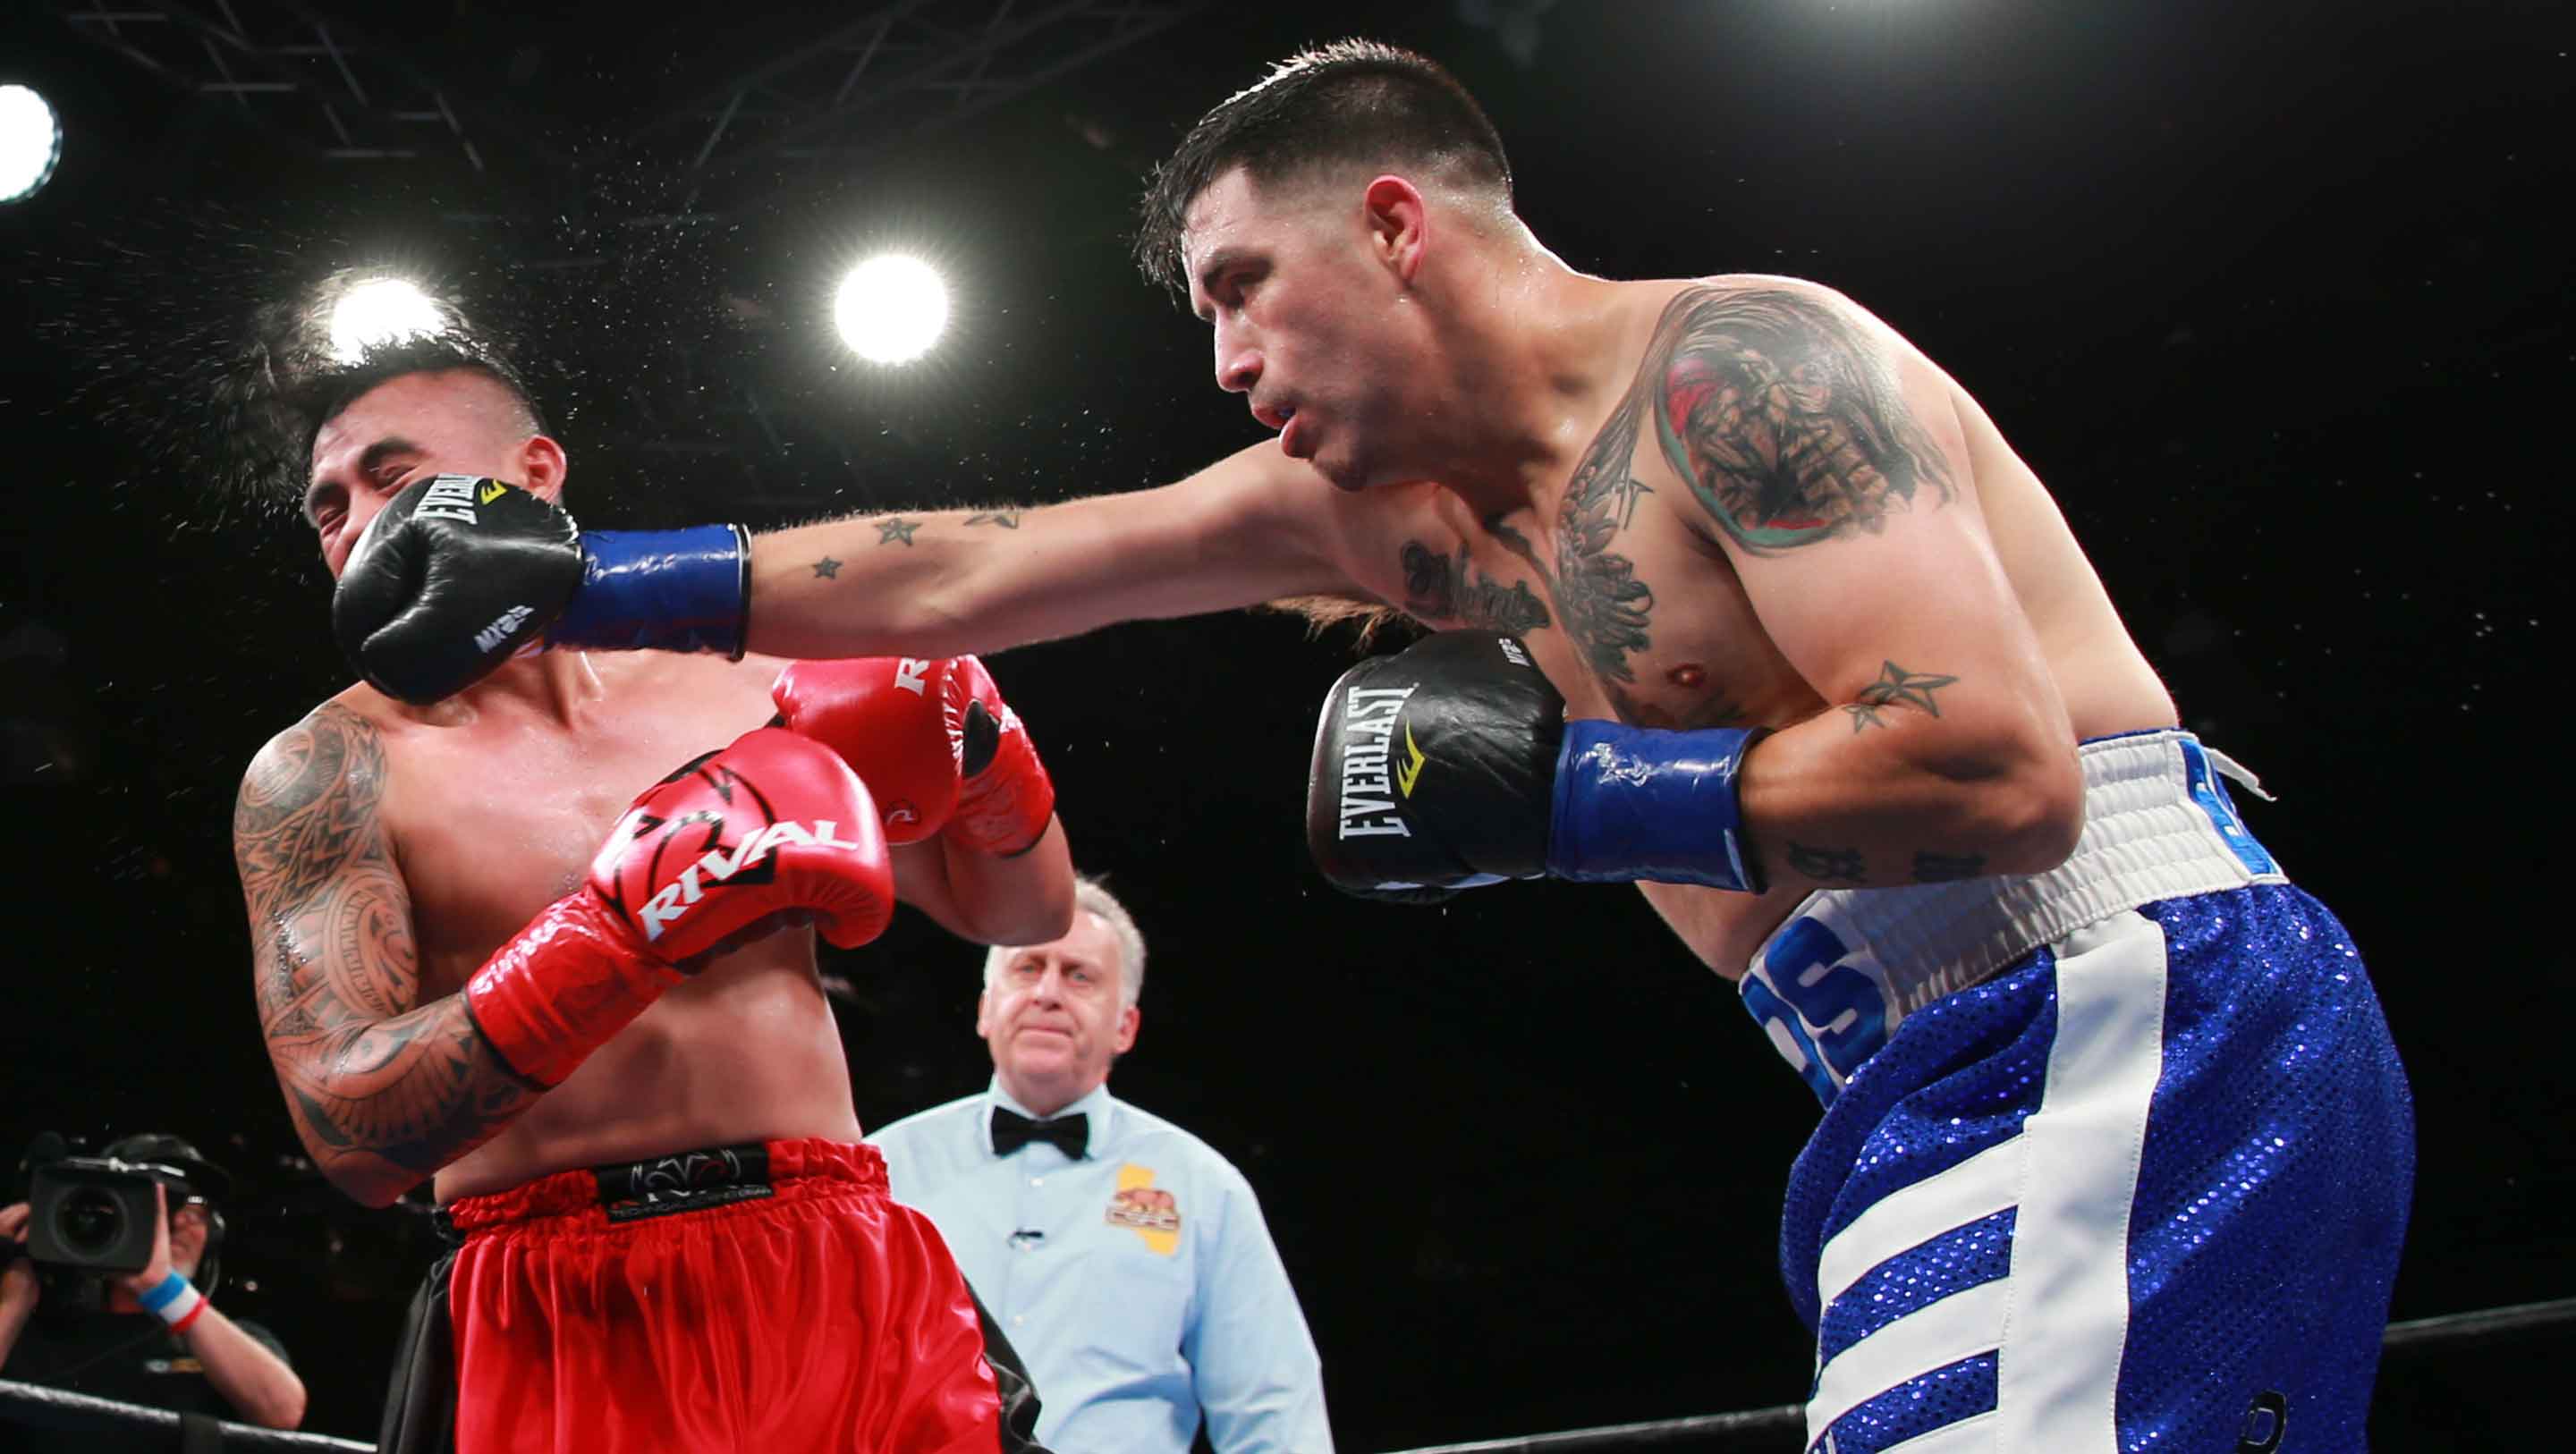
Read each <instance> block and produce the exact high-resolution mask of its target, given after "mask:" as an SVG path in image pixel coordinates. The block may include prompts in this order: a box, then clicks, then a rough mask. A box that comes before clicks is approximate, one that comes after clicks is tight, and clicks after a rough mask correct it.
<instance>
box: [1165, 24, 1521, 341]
mask: <svg viewBox="0 0 2576 1454" xmlns="http://www.w3.org/2000/svg"><path fill="white" fill-rule="evenodd" d="M1387 162H1397V163H1403V164H1409V165H1412V166H1416V167H1421V168H1425V169H1427V170H1434V171H1439V172H1443V173H1446V174H1447V175H1448V176H1449V177H1451V178H1453V179H1455V180H1459V181H1465V182H1468V183H1471V184H1474V185H1477V186H1483V187H1490V188H1492V189H1494V190H1496V191H1498V192H1500V193H1501V195H1502V200H1503V203H1504V205H1505V206H1509V205H1510V204H1511V199H1512V165H1511V161H1510V159H1509V158H1507V157H1505V156H1504V155H1503V139H1502V137H1501V135H1500V134H1499V133H1497V132H1496V131H1495V130H1494V123H1493V122H1491V121H1489V120H1487V119H1486V117H1485V111H1484V108H1483V107H1481V106H1478V105H1477V104H1476V98H1475V97H1473V96H1470V95H1468V94H1467V88H1466V87H1464V86H1461V85H1459V84H1458V80H1457V78H1456V77H1454V76H1452V75H1450V74H1449V73H1448V72H1447V71H1445V70H1443V69H1441V68H1440V66H1439V64H1438V63H1437V62H1435V61H1432V60H1430V59H1429V58H1427V57H1424V56H1419V55H1416V54H1414V53H1413V52H1411V51H1409V50H1402V49H1399V48H1397V47H1395V46H1391V45H1386V44H1383V43H1381V42H1378V41H1374V40H1337V41H1334V42H1333V43H1332V44H1330V45H1322V46H1317V47H1315V48H1314V49H1312V50H1306V51H1300V52H1298V53H1297V54H1296V55H1293V56H1290V57H1289V58H1288V59H1287V60H1284V61H1282V62H1280V63H1279V64H1278V66H1276V67H1275V68H1273V69H1272V70H1271V72H1270V74H1269V75H1268V76H1265V77H1263V78H1262V80H1261V81H1260V83H1259V84H1257V85H1255V86H1253V87H1252V88H1251V89H1249V90H1246V91H1240V92H1237V93H1236V94H1234V95H1233V96H1231V97H1228V98H1227V99H1226V100H1225V101H1224V102H1223V103H1222V104H1220V105H1219V106H1218V107H1217V108H1216V109H1215V110H1213V111H1210V112H1209V113H1208V114H1207V115H1205V116H1202V117H1200V118H1199V120H1198V124H1197V125H1195V126H1192V127H1191V128H1190V131H1189V135H1187V136H1184V137H1182V138H1181V144H1180V146H1179V147H1178V148H1176V149H1175V150H1174V151H1173V152H1172V155H1171V157H1170V158H1169V159H1168V160H1166V161H1165V162H1164V163H1163V164H1162V165H1161V166H1158V167H1156V168H1155V169H1154V176H1153V179H1152V181H1151V182H1150V183H1148V184H1147V186H1146V189H1145V196H1144V200H1143V202H1142V203H1141V204H1140V206H1139V207H1138V209H1137V210H1138V218H1137V228H1136V249H1135V254H1136V266H1137V267H1138V268H1139V269H1140V270H1141V271H1143V273H1144V274H1145V279H1146V281H1148V282H1153V283H1160V284H1162V285H1164V286H1165V287H1168V288H1170V289H1172V290H1173V291H1175V292H1179V293H1187V292H1188V290H1189V279H1188V277H1187V275H1186V273H1185V271H1184V270H1183V268H1182V266H1181V230H1182V227H1183V225H1184V223H1185V222H1186V221H1187V219H1188V213H1189V209H1190V204H1191V203H1193V202H1195V201H1197V200H1198V196H1199V194H1200V193H1201V192H1204V191H1206V190H1207V189H1208V187H1209V186H1210V185H1212V184H1213V183H1214V182H1215V181H1216V180H1217V179H1218V178H1219V177H1222V176H1224V175H1225V174H1226V173H1228V172H1231V171H1233V170H1234V169H1235V168H1237V167H1241V168H1243V169H1244V170H1245V171H1246V173H1247V174H1248V175H1250V177H1251V178H1252V180H1254V181H1255V182H1261V183H1269V184H1276V183H1278V182H1282V181H1285V180H1288V179H1290V178H1292V177H1297V176H1300V175H1302V174H1309V173H1314V172H1320V171H1323V170H1325V169H1326V168H1330V167H1336V166H1343V165H1348V164H1352V163H1362V164H1382V163H1387Z"/></svg>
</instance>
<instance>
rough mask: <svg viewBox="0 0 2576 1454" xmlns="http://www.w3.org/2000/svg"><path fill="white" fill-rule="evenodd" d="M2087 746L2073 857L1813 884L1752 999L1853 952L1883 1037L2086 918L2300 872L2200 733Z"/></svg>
mask: <svg viewBox="0 0 2576 1454" xmlns="http://www.w3.org/2000/svg"><path fill="white" fill-rule="evenodd" d="M2080 757H2081V761H2082V764H2083V769H2084V832H2083V836H2082V837H2081V838H2079V839H2078V840H2077V841H2076V845H2075V852H2074V853H2073V854H2072V855H2071V856H2069V857H2068V859H2067V860H2066V862H2064V863H2063V864H2060V865H2059V866H2057V867H2056V868H2053V869H2050V870H2049V871H2048V872H2046V873H2039V874H2018V875H2011V876H2006V877H2000V878H1982V879H1968V880H1964V881H1961V882H1958V883H1942V884H1920V885H1915V886H1911V887H1907V888H1890V889H1828V890H1825V891H1823V892H1820V893H1816V894H1811V895H1809V896H1808V898H1807V900H1806V902H1805V903H1803V904H1801V905H1799V907H1798V911H1797V912H1796V913H1794V914H1792V915H1790V916H1789V918H1788V920H1787V921H1786V922H1784V923H1783V924H1782V925H1781V926H1780V927H1779V928H1778V929H1776V930H1774V931H1772V934H1771V937H1770V938H1769V939H1768V940H1766V941H1764V943H1763V946H1762V949H1761V950H1760V951H1759V952H1757V953H1755V955H1754V956H1753V963H1752V967H1751V970H1750V972H1749V973H1748V974H1747V975H1746V976H1745V979H1744V987H1745V994H1746V999H1747V1002H1748V1007H1754V1008H1755V1016H1756V1018H1757V1019H1765V1020H1768V1019H1770V1018H1772V1017H1771V1016H1769V1015H1766V1014H1765V1013H1764V1010H1763V1008H1762V1007H1755V1006H1754V1005H1753V1002H1754V1001H1755V1000H1756V998H1757V996H1763V994H1764V992H1765V991H1767V992H1768V993H1769V994H1770V995H1776V996H1779V997H1780V998H1781V999H1783V1000H1785V1001H1786V1002H1787V1003H1789V1004H1791V1005H1796V1004H1798V1003H1800V1002H1801V1001H1804V1000H1808V999H1811V998H1812V997H1811V996H1809V995H1805V994H1801V993H1800V992H1799V990H1800V984H1799V983H1797V982H1795V981H1803V982H1805V983H1806V984H1809V985H1812V984H1813V983H1814V982H1815V981H1816V979H1817V976H1818V975H1819V974H1821V973H1823V972H1825V971H1827V970H1830V969H1833V968H1838V967H1844V966H1848V967H1850V968H1853V969H1856V970H1859V971H1861V972H1862V973H1863V974H1866V975H1867V976H1869V978H1871V979H1873V980H1875V981H1877V983H1878V986H1879V988H1880V990H1881V996H1880V1006H1881V1007H1883V1008H1882V1013H1883V1014H1884V1016H1885V1019H1884V1022H1883V1023H1882V1024H1881V1025H1880V1026H1878V1027H1876V1028H1877V1029H1878V1031H1879V1035H1878V1037H1877V1038H1880V1039H1882V1040H1883V1038H1884V1035H1885V1033H1886V1032H1889V1031H1893V1030H1894V1029H1895V1028H1896V1022H1897V1021H1898V1020H1899V1019H1902V1018H1903V1017H1904V1016H1905V1015H1907V1014H1910V1013H1912V1012H1913V1011H1915V1010H1918V1009H1920V1008H1922V1007H1923V1006H1924V1005H1927V1004H1929V1003H1931V1002H1932V1001H1934V1000H1936V999H1939V998H1940V997H1941V996H1943V995H1946V994H1949V993H1951V992H1953V991H1955V990H1960V989H1964V988H1966V987H1968V986H1969V985H1973V984H1976V983H1978V982H1979V981H1981V980H1984V979H1986V978H1988V977H1989V976H1991V975H1993V974H1994V973H1995V972H1996V971H1997V970H1999V969H2002V968H2003V967H2004V966H2006V965H2009V964H2011V963H2013V962H2014V961H2016V960H2018V959H2020V958H2021V957H2022V956H2023V955H2026V954H2028V953H2029V952H2030V951H2032V950H2033V949H2036V948H2038V947H2039V946H2041V945H2043V944H2047V943H2050V942H2052V941H2054V940H2057V939H2061V938H2064V937H2065V936H2066V935H2068V934H2070V933H2072V932H2074V931H2075V930H2077V929H2080V928H2082V927H2084V926H2085V925H2087V924H2091V923H2095V922H2098V921H2100V920H2102V919H2106V918H2108V917H2110V916H2111V915H2113V914H2117V913H2120V912H2122V911H2123V910H2127V909H2134V908H2137V907H2138V906H2139V905H2141V904H2149V903H2154V902H2155V901H2157V900H2159V899H2172V898H2180V897H2182V896H2184V895H2187V894H2200V893H2209V892H2212V891H2214V890H2218V889H2233V888H2243V887H2245V886H2246V885H2249V884H2256V883H2286V882H2288V880H2287V878H2286V877H2285V876H2284V875H2283V874H2282V873H2281V871H2280V868H2279V866H2278V865H2277V864H2275V863H2274V862H2273V861H2272V858H2271V855H2269V854H2268V853H2266V852H2264V851H2263V848H2262V845H2260V844H2258V843H2256V842H2255V841H2254V836H2253V835H2252V834H2251V833H2249V832H2247V831H2246V828H2245V824H2244V821H2243V820H2242V819H2241V818H2239V817H2238V816H2237V814H2236V807H2235V804H2234V803H2232V802H2231V801H2229V799H2228V796H2227V791H2226V789H2225V788H2224V787H2223V786H2221V785H2220V784H2219V783H2218V780H2217V778H2218V775H2219V774H2220V773H2222V772H2224V773H2227V774H2229V775H2232V776H2236V777H2238V778H2239V779H2240V781H2243V782H2245V783H2246V785H2247V786H2249V787H2254V788H2255V791H2257V792H2260V791H2261V789H2260V788H2259V787H2256V786H2255V785H2254V783H2253V781H2252V779H2251V778H2250V777H2249V776H2247V775H2245V773H2244V770H2243V769H2241V768H2238V767H2237V766H2236V765H2235V764H2234V763H2233V762H2230V761H2228V759H2227V758H2226V757H2225V756H2224V755H2222V754H2220V753H2217V752H2214V751H2211V750H2210V749H2208V748H2204V747H2202V746H2201V745H2200V742H2199V739H2197V738H2195V737H2193V736H2192V735H2191V734H2190V733H2188V732H2182V731H2172V730H2167V731H2155V732H2134V733H2129V734H2126V735H2123V736H2119V737H2106V738H2100V739H2097V740H2095V741H2092V742H2088V743H2085V744H2084V746H2083V748H2082V749H2081V754H2080ZM1801 925H1804V926H1805V927H1803V928H1802V927H1800V926H1801ZM1818 929H1822V930H1825V931H1829V932H1830V934H1831V940H1830V941H1827V940H1825V939H1824V938H1822V937H1821V936H1820V935H1819V934H1818V933H1817V930H1818ZM1828 943H1831V944H1833V945H1838V946H1839V948H1840V949H1841V951H1842V953H1841V956H1840V957H1839V958H1834V959H1831V960H1828V961H1826V962H1824V963H1818V962H1817V958H1818V955H1817V948H1816V946H1819V945H1824V944H1828ZM1792 960H1794V961H1796V962H1795V963H1792V962H1791V961H1792ZM1784 979H1787V980H1791V981H1793V982H1792V983H1789V984H1785V985H1784V984H1783V983H1781V981H1783V980H1784ZM1757 986H1758V988H1757ZM1845 998H1848V996H1847V995H1846V996H1845ZM1767 1003H1768V1001H1767V998H1766V1000H1765V1004H1766V1005H1767ZM1801 1018H1807V1017H1805V1016H1803V1015H1802V1016H1801ZM1826 1019H1827V1021H1828V1023H1827V1024H1823V1025H1817V1024H1813V1023H1812V1022H1810V1023H1809V1025H1808V1027H1807V1028H1808V1029H1809V1030H1810V1031H1811V1032H1815V1033H1824V1032H1828V1031H1831V1030H1833V1029H1835V1023H1834V1022H1836V1021H1842V1020H1843V1017H1842V1016H1840V1015H1828V1016H1826ZM1844 1023H1845V1024H1849V1023H1850V1022H1847V1021H1846V1022H1844ZM1774 1038H1775V1039H1777V1038H1779V1037H1777V1036H1776V1035H1775V1037H1774ZM1782 1048H1783V1050H1784V1051H1785V1050H1787V1049H1788V1048H1789V1047H1788V1046H1787V1045H1785V1044H1784V1045H1783V1046H1782ZM1854 1048H1855V1049H1857V1048H1859V1047H1854ZM1872 1048H1875V1047H1872ZM1795 1058H1796V1057H1793V1063H1794V1060H1795ZM1829 1058H1830V1059H1840V1058H1841V1057H1839V1056H1832V1057H1829ZM1840 1078H1841V1077H1840V1076H1839V1075H1837V1076H1836V1077H1835V1079H1836V1080H1837V1081H1839V1080H1840Z"/></svg>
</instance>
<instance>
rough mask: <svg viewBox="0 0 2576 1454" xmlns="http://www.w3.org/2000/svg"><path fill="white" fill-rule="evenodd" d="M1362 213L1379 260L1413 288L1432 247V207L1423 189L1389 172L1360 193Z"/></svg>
mask: <svg viewBox="0 0 2576 1454" xmlns="http://www.w3.org/2000/svg"><path fill="white" fill-rule="evenodd" d="M1360 212H1361V216H1362V218H1363V219H1364V220H1365V221H1366V223H1367V225H1368V234H1369V243H1370V245H1371V249H1372V251H1373V252H1374V254H1375V256H1376V258H1377V261H1378V263H1379V264H1380V265H1381V266H1383V267H1385V268H1386V269H1387V270H1388V271H1390V272H1392V273H1394V274H1395V276H1396V280H1397V281H1398V282H1400V283H1402V284H1404V285H1405V286H1406V287H1411V286H1412V285H1413V278H1414V275H1415V274H1416V273H1419V272H1421V271H1422V258H1423V254H1424V253H1425V252H1426V251H1428V250H1429V248H1430V246H1431V207H1430V204H1429V203H1427V202H1425V201H1424V200H1423V197H1422V189H1421V188H1419V187H1416V186H1415V185H1413V184H1412V183H1411V182H1408V181H1406V180H1405V179H1404V178H1402V177H1399V176H1396V175H1395V174H1393V173H1392V172H1390V173H1388V174H1387V175H1385V176H1382V177H1379V178H1377V179H1376V180H1375V181H1372V182H1370V183H1369V184H1368V190H1367V191H1365V192H1363V193H1361V194H1360Z"/></svg>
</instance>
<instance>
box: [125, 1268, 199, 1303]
mask: <svg viewBox="0 0 2576 1454" xmlns="http://www.w3.org/2000/svg"><path fill="white" fill-rule="evenodd" d="M187 1290H188V1279H186V1278H184V1277H181V1276H180V1275H179V1274H178V1273H177V1272H176V1271H173V1272H172V1273H171V1274H170V1275H169V1276H168V1277H165V1278H163V1279H161V1280H160V1281H159V1282H156V1283H154V1284H152V1290H151V1291H150V1292H147V1293H145V1294H143V1295H142V1296H141V1297H138V1298H136V1299H135V1301H136V1302H139V1303H141V1304H143V1311H145V1312H147V1313H157V1312H159V1311H161V1310H162V1309H163V1308H166V1307H168V1306H170V1304H172V1303H174V1302H177V1301H178V1300H179V1295H180V1294H181V1293H184V1292H186V1291H187Z"/></svg>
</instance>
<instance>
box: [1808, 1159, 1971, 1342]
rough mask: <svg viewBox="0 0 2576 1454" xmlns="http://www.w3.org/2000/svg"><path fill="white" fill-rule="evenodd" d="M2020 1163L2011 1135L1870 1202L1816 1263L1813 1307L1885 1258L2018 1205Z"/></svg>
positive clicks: (1823, 1304) (1827, 1301) (1826, 1304)
mask: <svg viewBox="0 0 2576 1454" xmlns="http://www.w3.org/2000/svg"><path fill="white" fill-rule="evenodd" d="M2021 1158H2022V1144H2021V1137H2020V1136H2018V1135H2016V1136H2014V1137H2013V1138H2012V1139H2010V1140H2007V1141H1998V1142H1996V1143H1995V1144H1994V1145H1992V1146H1989V1147H1987V1148H1986V1149H1985V1150H1983V1151H1980V1152H1978V1153H1977V1154H1976V1155H1974V1156H1971V1157H1969V1158H1968V1159H1967V1160H1965V1161H1962V1162H1960V1163H1959V1164H1958V1165H1956V1166H1953V1167H1950V1168H1949V1169H1947V1170H1945V1171H1940V1172H1936V1173H1934V1174H1933V1175H1931V1176H1927V1177H1925V1178H1923V1179H1922V1180H1921V1181H1918V1182H1916V1183H1914V1184H1913V1185H1912V1186H1909V1187H1905V1188H1902V1189H1900V1190H1898V1191H1894V1192H1890V1193H1889V1194H1888V1195H1886V1196H1884V1197H1882V1198H1880V1199H1879V1200H1878V1201H1876V1202H1874V1203H1872V1204H1871V1206H1870V1207H1869V1209H1868V1210H1867V1211H1864V1212H1862V1213H1861V1214H1860V1215H1859V1216H1857V1217H1854V1218H1852V1220H1851V1225H1850V1226H1848V1227H1845V1228H1843V1229H1842V1230H1841V1231H1839V1232H1836V1233H1835V1234H1834V1237H1833V1240H1832V1241H1830V1242H1827V1243H1826V1244H1825V1250H1824V1252H1823V1253H1822V1254H1821V1255H1819V1256H1818V1258H1817V1259H1816V1306H1818V1307H1829V1306H1831V1305H1832V1303H1833V1300H1834V1299H1836V1298H1838V1297H1841V1296H1842V1295H1843V1293H1844V1292H1846V1291H1847V1290H1849V1289H1850V1287H1851V1285H1852V1284H1853V1283H1855V1282H1858V1281H1860V1279H1861V1276H1862V1274H1864V1273H1866V1272H1868V1271H1869V1270H1870V1269H1871V1268H1873V1267H1876V1266H1877V1265H1878V1264H1880V1263H1882V1262H1884V1261H1886V1260H1887V1259H1888V1258H1890V1257H1894V1256H1895V1255H1897V1254H1898V1253H1900V1252H1910V1251H1912V1250H1913V1249H1914V1248H1916V1247H1919V1246H1921V1245H1922V1244H1923V1243H1926V1242H1929V1241H1931V1240H1932V1239H1933V1238H1935V1237H1938V1236H1940V1235H1941V1234H1942V1233H1944V1232H1947V1231H1951V1230H1953V1229H1955V1228H1959V1227H1964V1226H1966V1225H1968V1224H1969V1223H1970V1222H1973V1221H1976V1220H1977V1219H1979V1218H1981V1217H1991V1216H1993V1215H1994V1214H1995V1213H1997V1212H2000V1211H2002V1210H2003V1209H2004V1208H2006V1207H2009V1206H2011V1205H2013V1204H2014V1203H2016V1202H2018V1201H2020V1200H2021Z"/></svg>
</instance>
